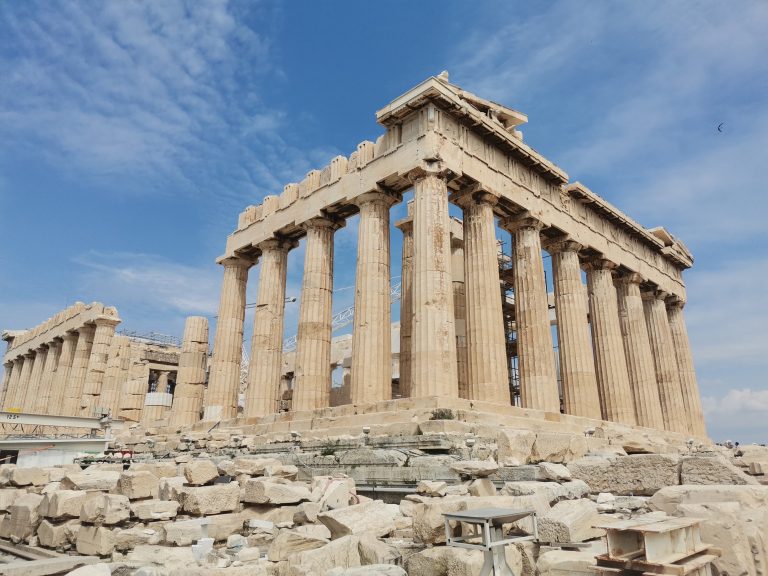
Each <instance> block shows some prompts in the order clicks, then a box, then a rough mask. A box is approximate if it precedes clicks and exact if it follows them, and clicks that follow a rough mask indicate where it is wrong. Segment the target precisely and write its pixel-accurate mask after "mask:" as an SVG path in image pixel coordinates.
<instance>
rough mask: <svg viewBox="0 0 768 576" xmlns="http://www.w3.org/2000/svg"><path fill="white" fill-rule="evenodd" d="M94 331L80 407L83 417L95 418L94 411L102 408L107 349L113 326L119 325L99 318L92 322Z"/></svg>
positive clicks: (113, 329)
mask: <svg viewBox="0 0 768 576" xmlns="http://www.w3.org/2000/svg"><path fill="white" fill-rule="evenodd" d="M94 323H95V324H96V330H95V331H94V333H93V344H92V346H91V355H90V357H89V358H88V369H87V371H86V375H85V383H84V384H83V394H82V398H81V402H80V406H81V408H82V410H83V415H86V416H96V415H97V414H96V410H97V409H98V408H102V406H101V404H100V400H101V388H102V386H103V384H104V374H105V372H106V371H107V358H108V357H109V347H110V345H111V344H112V338H113V337H114V335H115V326H117V325H118V324H119V323H120V320H119V319H118V318H112V317H106V316H104V317H99V318H96V319H95V320H94Z"/></svg>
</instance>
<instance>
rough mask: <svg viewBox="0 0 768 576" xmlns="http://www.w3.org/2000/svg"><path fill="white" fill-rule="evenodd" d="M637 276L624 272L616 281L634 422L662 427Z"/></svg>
mask: <svg viewBox="0 0 768 576" xmlns="http://www.w3.org/2000/svg"><path fill="white" fill-rule="evenodd" d="M641 280H642V279H641V278H640V276H639V275H637V274H628V275H625V276H623V277H621V278H620V279H619V280H618V282H617V283H616V289H617V291H618V301H619V321H620V324H621V335H622V339H623V341H624V355H625V356H626V359H627V370H628V373H629V383H630V386H631V388H632V394H633V396H634V400H635V416H636V417H637V423H638V424H639V425H640V426H645V427H647V428H656V429H658V430H664V419H663V418H662V414H661V401H660V400H659V386H658V384H657V383H656V370H655V368H654V365H653V354H652V353H651V343H650V341H649V340H648V330H647V329H646V327H645V315H644V313H643V300H642V298H641V297H640V282H641Z"/></svg>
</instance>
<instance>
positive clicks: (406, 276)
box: [395, 201, 413, 398]
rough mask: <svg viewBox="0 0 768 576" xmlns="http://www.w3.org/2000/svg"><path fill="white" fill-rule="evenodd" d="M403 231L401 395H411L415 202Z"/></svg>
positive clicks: (401, 228) (409, 205)
mask: <svg viewBox="0 0 768 576" xmlns="http://www.w3.org/2000/svg"><path fill="white" fill-rule="evenodd" d="M395 226H397V227H398V228H399V229H400V230H401V231H402V233H403V266H402V272H401V277H400V396H401V397H402V398H408V397H410V396H411V329H412V324H413V202H412V201H411V202H408V217H407V218H404V219H402V220H400V221H398V222H397V223H396V224H395Z"/></svg>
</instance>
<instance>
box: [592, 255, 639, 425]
mask: <svg viewBox="0 0 768 576" xmlns="http://www.w3.org/2000/svg"><path fill="white" fill-rule="evenodd" d="M613 268H615V265H614V264H613V263H611V262H608V261H607V260H594V261H592V262H590V264H589V266H588V267H587V290H588V292H589V312H590V318H591V320H592V343H593V349H594V352H595V369H596V373H597V385H598V390H599V391H600V404H601V407H602V413H603V418H604V419H605V420H611V421H613V422H621V423H623V424H635V423H636V420H635V406H634V400H633V398H632V391H631V390H630V387H629V373H628V372H627V360H626V357H625V356H624V343H623V341H622V337H621V326H620V325H619V307H618V300H617V295H616V286H615V285H614V283H613V272H612V270H613Z"/></svg>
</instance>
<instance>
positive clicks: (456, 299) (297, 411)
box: [3, 75, 706, 438]
mask: <svg viewBox="0 0 768 576" xmlns="http://www.w3.org/2000/svg"><path fill="white" fill-rule="evenodd" d="M376 119H377V121H378V122H379V124H380V125H381V126H383V128H384V129H385V131H384V133H383V134H382V135H381V136H380V137H379V138H378V139H377V140H376V141H375V142H370V141H365V142H362V143H360V144H359V145H358V146H357V149H356V150H355V151H354V152H353V153H352V154H351V155H350V156H349V157H348V158H346V157H344V156H337V157H336V158H334V159H333V160H332V161H331V162H330V164H329V165H328V166H326V167H324V168H323V169H321V170H312V171H310V172H309V173H308V174H307V175H306V177H305V178H304V179H303V180H302V181H301V182H299V183H292V184H287V185H286V186H285V188H284V190H283V191H282V193H280V194H279V195H277V194H276V195H267V196H265V197H264V199H263V201H262V203H261V204H260V205H258V206H249V207H247V208H246V209H245V210H244V211H243V212H242V213H241V214H240V217H239V221H238V226H237V229H236V230H235V231H234V232H233V233H232V234H230V235H229V237H228V238H227V242H226V250H225V252H224V254H223V255H222V256H221V257H220V258H219V259H218V262H219V264H221V266H222V268H223V274H224V278H223V284H222V288H221V296H220V304H219V310H218V317H217V322H216V332H215V338H214V341H213V348H212V353H210V354H209V349H208V325H207V320H206V319H205V318H201V317H193V318H190V319H188V321H187V327H186V330H185V335H184V340H183V344H182V345H181V346H180V347H179V346H171V347H168V346H165V347H162V346H160V347H158V346H157V345H151V344H147V343H143V344H142V343H141V342H140V341H138V340H137V339H131V338H129V337H128V336H125V335H116V334H115V327H116V325H117V324H118V323H120V319H119V318H118V315H117V311H116V309H114V308H110V307H106V306H104V305H101V304H98V303H93V304H90V305H85V304H82V303H78V304H76V305H74V306H71V307H69V308H67V309H66V310H64V311H62V312H61V313H59V314H58V315H57V316H55V317H54V318H51V319H49V320H48V321H47V322H45V323H44V324H42V325H40V326H38V327H36V328H34V329H32V330H28V331H17V332H15V331H7V332H5V333H4V339H5V340H7V341H8V346H9V348H8V352H6V354H5V356H4V368H5V372H4V379H3V409H4V410H5V411H6V412H7V411H9V410H12V411H17V412H25V413H53V414H61V415H67V416H69V415H71V416H75V415H78V414H86V415H88V416H98V415H101V414H109V415H111V416H112V418H115V419H120V420H124V421H127V422H129V423H130V422H140V423H143V424H145V425H158V424H162V425H165V426H176V427H178V426H192V425H194V424H195V423H197V422H198V421H201V420H202V421H203V422H217V421H227V420H233V419H236V418H245V419H246V421H247V422H249V423H263V424H265V425H266V424H268V423H270V422H278V421H279V420H280V418H283V419H285V418H289V419H293V420H294V421H298V420H301V419H302V418H303V419H304V420H306V419H311V418H312V416H311V414H313V411H314V413H315V414H321V415H324V416H327V417H333V415H334V414H335V413H333V412H328V410H329V409H330V407H332V406H337V405H338V404H344V405H348V406H349V407H351V410H352V411H358V412H359V413H375V412H378V411H383V412H398V411H402V410H406V409H409V408H410V407H413V406H415V405H418V403H419V402H422V403H424V402H428V400H429V399H432V400H431V401H432V403H433V404H434V405H442V404H446V405H447V406H453V405H455V402H459V403H461V402H465V403H464V404H461V406H465V407H471V408H472V409H476V410H481V411H482V410H491V411H494V410H501V411H502V412H503V413H504V414H508V415H510V417H512V416H515V415H520V416H525V417H526V418H539V419H542V420H547V419H549V420H553V419H555V420H557V419H558V418H565V419H567V418H568V417H575V418H577V419H585V420H578V421H579V422H588V421H608V422H615V423H618V424H620V425H626V426H639V427H644V428H648V429H655V430H659V431H665V432H668V433H673V434H675V433H677V434H686V435H690V434H692V435H694V436H697V437H700V438H705V437H706V430H705V426H704V419H703V415H702V407H701V402H700V397H699V391H698V386H697V382H696V375H695V372H694V368H693V361H692V356H691V350H690V346H689V342H688V336H687V332H686V326H685V320H684V317H683V307H684V304H685V302H686V291H685V284H684V283H683V278H682V272H683V270H685V269H686V268H689V267H690V266H691V265H692V262H693V260H692V256H691V254H690V253H689V251H688V250H687V249H686V247H685V246H684V245H683V243H682V242H681V241H679V240H678V239H676V238H675V237H674V236H672V235H671V234H670V233H668V232H667V231H666V230H665V229H664V228H653V229H647V228H644V227H643V226H642V225H640V224H638V223H637V222H635V221H634V220H632V219H631V218H630V217H629V216H627V215H625V214H624V213H622V212H621V211H620V210H618V209H617V208H615V207H614V206H612V205H611V204H609V203H608V202H606V201H605V200H604V199H602V198H601V197H600V196H598V195H597V194H596V193H594V192H592V191H591V190H590V189H589V188H587V187H586V186H585V185H583V184H581V183H579V182H569V180H568V175H567V174H566V173H565V172H564V171H563V170H562V169H560V168H559V167H557V166H555V165H554V164H553V163H552V162H550V161H549V160H547V159H546V158H544V157H543V156H542V155H541V154H539V153H538V152H536V151H535V150H533V149H532V148H531V147H530V146H528V145H527V144H526V143H525V142H524V141H523V136H522V133H521V132H520V130H519V126H520V125H521V124H523V123H524V122H526V121H527V117H526V116H525V115H524V114H522V113H520V112H517V111H514V110H511V109H509V108H506V107H504V106H502V105H499V104H496V103H493V102H490V101H487V100H484V99H482V98H480V97H478V96H475V95H473V94H470V93H468V92H466V91H464V90H462V89H461V88H459V87H458V86H456V85H454V84H451V83H449V81H448V78H447V75H441V76H438V77H431V78H429V79H427V80H426V81H424V82H422V83H421V84H419V85H418V86H416V87H415V88H413V89H412V90H410V91H408V92H407V93H406V94H404V95H402V96H400V97H398V98H396V99H395V100H394V101H392V102H391V103H390V104H388V105H387V106H385V107H384V108H382V109H381V110H379V111H378V112H377V113H376ZM410 191H412V193H413V200H412V201H411V202H409V204H408V209H407V217H405V218H403V219H402V220H400V221H398V222H396V223H393V222H391V218H390V211H391V209H392V207H393V206H394V205H396V204H398V203H400V202H402V201H403V196H404V194H405V193H409V192H410ZM451 204H452V205H454V206H456V207H458V208H459V209H460V210H461V212H462V215H461V218H455V217H451V215H450V213H449V206H450V205H451ZM454 210H456V209H455V208H454ZM356 215H359V221H358V232H357V234H358V243H357V268H356V282H355V297H354V316H353V320H352V334H351V350H350V353H349V354H348V358H347V359H346V360H344V359H343V358H341V357H340V358H341V359H337V358H336V357H337V356H338V354H337V353H336V352H334V354H333V358H332V333H333V323H332V318H333V316H332V304H333V302H332V300H333V289H334V278H333V260H334V235H335V232H336V231H337V230H338V229H340V228H341V227H343V226H344V225H345V222H346V220H347V219H349V218H350V217H353V216H356ZM392 228H397V229H398V230H399V232H397V233H398V234H400V233H401V234H402V277H401V283H400V292H399V295H400V314H399V317H400V322H399V324H398V323H394V324H393V322H392V318H391V294H390V292H391V280H392V278H391V276H392V274H391V261H392V254H391V248H390V244H391V242H390V240H391V238H390V236H391V234H392ZM497 230H500V233H499V234H497ZM302 239H304V242H305V248H306V251H305V259H304V272H303V280H302V285H301V292H300V294H299V295H298V300H299V318H298V334H297V336H296V339H295V351H290V353H289V351H288V350H285V349H284V344H283V343H284V338H285V334H284V325H285V318H284V317H285V306H286V304H285V303H286V277H287V263H288V255H289V252H290V251H291V250H292V249H294V248H296V247H297V246H298V244H299V241H300V240H302ZM502 242H503V243H511V246H512V249H511V251H510V252H509V253H508V254H506V255H505V254H503V253H501V252H500V249H499V245H500V243H502ZM543 251H546V253H548V256H550V257H551V270H552V276H551V286H552V289H551V293H549V294H548V290H547V282H546V279H545V266H544V261H543V255H544V252H543ZM252 269H254V270H257V273H258V293H257V298H256V303H255V314H254V321H253V331H252V338H251V341H250V342H244V341H243V335H244V322H245V311H246V284H247V282H248V280H249V272H250V271H251V270H252ZM252 275H253V274H251V276H252ZM393 326H394V328H393ZM393 329H394V330H396V332H393ZM397 331H399V333H398V332H397ZM393 334H394V335H395V336H394V337H393ZM346 342H347V349H349V340H347V341H346ZM244 347H245V348H246V350H247V351H248V353H247V356H248V362H247V365H246V364H245V362H244V361H245V358H244V357H243V349H244ZM343 348H344V346H341V348H339V350H341V349H343ZM342 365H343V367H344V373H345V377H344V381H345V386H344V390H343V391H340V390H338V389H337V387H334V386H332V370H333V369H334V366H342ZM513 368H514V370H513ZM513 373H514V377H513V376H512V375H513ZM393 382H394V384H395V390H396V394H395V395H393ZM243 391H244V398H243V397H242V392H243ZM286 398H287V399H288V400H289V402H287V403H286V401H285V400H286ZM466 402H469V404H466ZM414 403H416V404H414ZM425 405H426V404H425ZM430 405H432V404H430ZM286 411H289V415H288V416H286V415H285V414H286ZM318 411H320V412H318ZM355 413H357V412H355ZM341 414H349V409H347V410H346V411H341V412H338V414H337V415H341ZM281 415H282V416H281ZM302 415H304V416H302ZM265 430H267V428H265Z"/></svg>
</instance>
